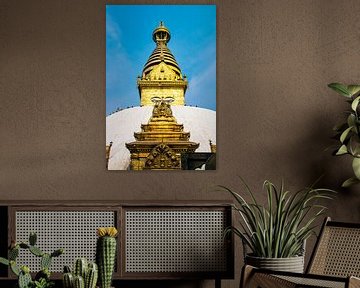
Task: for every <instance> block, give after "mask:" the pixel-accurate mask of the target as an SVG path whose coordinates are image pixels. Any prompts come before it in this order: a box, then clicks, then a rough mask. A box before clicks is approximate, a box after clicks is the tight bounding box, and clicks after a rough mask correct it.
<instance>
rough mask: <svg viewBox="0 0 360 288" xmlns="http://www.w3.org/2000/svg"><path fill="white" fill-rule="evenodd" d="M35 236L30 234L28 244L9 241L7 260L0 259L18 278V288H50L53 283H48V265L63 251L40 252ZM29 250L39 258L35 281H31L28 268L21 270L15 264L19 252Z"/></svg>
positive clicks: (24, 267)
mask: <svg viewBox="0 0 360 288" xmlns="http://www.w3.org/2000/svg"><path fill="white" fill-rule="evenodd" d="M36 239H37V236H36V234H35V233H30V236H29V244H27V243H24V242H20V243H16V242H15V241H13V240H12V241H11V244H10V246H9V251H8V259H5V258H2V257H0V263H1V264H5V265H8V266H10V269H11V271H12V272H13V273H14V274H15V275H16V276H18V286H19V288H29V287H36V288H46V287H51V286H52V284H53V282H51V281H50V271H49V268H50V264H51V260H52V258H53V257H57V256H60V255H61V254H62V253H63V252H64V251H63V249H58V250H55V251H54V252H53V253H51V254H48V253H44V252H43V251H41V250H40V248H38V247H37V246H35V245H36ZM20 249H24V250H29V252H30V253H32V254H33V255H35V256H38V257H41V262H40V266H41V271H39V272H38V273H37V274H36V276H35V281H33V280H32V278H31V275H30V269H29V267H28V266H22V267H21V268H20V267H19V266H18V265H17V264H16V259H17V257H18V256H19V250H20Z"/></svg>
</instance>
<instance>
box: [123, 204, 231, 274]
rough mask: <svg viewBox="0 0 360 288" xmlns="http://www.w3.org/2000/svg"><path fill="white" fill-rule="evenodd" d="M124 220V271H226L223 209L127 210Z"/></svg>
mask: <svg viewBox="0 0 360 288" xmlns="http://www.w3.org/2000/svg"><path fill="white" fill-rule="evenodd" d="M125 221H126V224H125V226H126V227H125V231H126V232H125V233H126V235H125V239H126V240H125V250H126V261H125V271H126V272H222V271H226V268H227V267H226V249H225V244H224V240H223V231H224V228H225V225H226V219H225V213H224V212H223V211H204V210H201V211H199V210H198V211H189V210H179V211H176V210H171V211H166V210H160V211H159V210H153V211H152V210H146V211H144V210H139V211H126V214H125Z"/></svg>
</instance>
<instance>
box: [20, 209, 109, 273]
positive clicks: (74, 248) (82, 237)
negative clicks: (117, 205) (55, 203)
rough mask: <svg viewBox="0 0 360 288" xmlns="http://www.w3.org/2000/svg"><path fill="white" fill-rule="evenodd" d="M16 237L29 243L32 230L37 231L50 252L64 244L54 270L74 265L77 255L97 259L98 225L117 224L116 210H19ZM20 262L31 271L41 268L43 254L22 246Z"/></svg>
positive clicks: (40, 240) (47, 251) (53, 266)
mask: <svg viewBox="0 0 360 288" xmlns="http://www.w3.org/2000/svg"><path fill="white" fill-rule="evenodd" d="M15 217H16V233H15V234H16V241H17V242H20V241H24V242H26V243H28V238H29V233H30V232H36V234H37V239H38V240H37V245H36V246H38V247H39V248H40V249H42V250H43V251H44V252H46V253H51V252H53V251H54V250H56V249H59V248H63V249H64V250H65V253H64V254H63V255H61V256H59V257H56V258H54V259H53V261H52V264H51V266H50V270H51V271H52V272H62V271H63V267H64V265H69V266H70V267H72V265H73V262H74V259H76V258H78V257H85V258H87V259H88V260H91V261H94V260H95V251H96V239H97V236H96V228H98V227H104V226H105V227H107V226H115V212H114V211H16V216H15ZM18 263H20V264H23V265H24V264H26V265H28V266H29V268H30V270H31V271H39V270H40V258H39V257H36V256H34V255H32V254H31V253H30V252H29V251H24V250H22V249H21V250H20V254H19V257H18Z"/></svg>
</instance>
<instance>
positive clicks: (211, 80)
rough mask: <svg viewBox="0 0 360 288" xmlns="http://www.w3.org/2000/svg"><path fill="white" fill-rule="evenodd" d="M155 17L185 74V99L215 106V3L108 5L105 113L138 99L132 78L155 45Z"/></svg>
mask: <svg viewBox="0 0 360 288" xmlns="http://www.w3.org/2000/svg"><path fill="white" fill-rule="evenodd" d="M160 21H163V22H164V24H165V26H166V27H167V28H168V29H169V30H170V33H171V39H170V42H169V43H168V47H169V49H170V50H171V52H172V53H173V55H174V56H175V59H176V61H177V62H178V64H179V65H180V68H181V70H182V73H183V74H185V75H186V76H187V77H188V81H189V87H188V90H187V92H186V94H185V101H186V103H187V105H192V106H199V107H203V108H208V109H212V110H216V6H215V5H107V6H106V114H109V113H111V112H113V111H115V110H116V109H117V108H118V107H120V108H126V107H129V106H139V105H140V98H139V93H138V89H137V86H136V80H137V76H138V75H141V72H142V69H143V67H144V64H145V63H146V61H147V59H148V58H149V56H150V54H151V53H152V51H153V50H154V49H155V47H156V44H155V43H154V42H153V40H152V32H153V30H154V29H155V28H156V27H157V26H158V25H159V23H160Z"/></svg>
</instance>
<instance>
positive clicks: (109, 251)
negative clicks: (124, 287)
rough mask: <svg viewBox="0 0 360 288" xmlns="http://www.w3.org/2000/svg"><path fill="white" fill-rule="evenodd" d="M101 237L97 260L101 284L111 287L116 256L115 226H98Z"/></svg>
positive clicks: (97, 248) (97, 246)
mask: <svg viewBox="0 0 360 288" xmlns="http://www.w3.org/2000/svg"><path fill="white" fill-rule="evenodd" d="M97 235H98V236H99V238H98V239H97V243H96V262H97V265H98V267H99V282H100V283H99V284H100V287H101V288H110V286H111V280H112V274H113V272H114V265H115V256H116V238H115V237H116V235H117V230H116V228H115V227H106V228H98V229H97Z"/></svg>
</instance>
